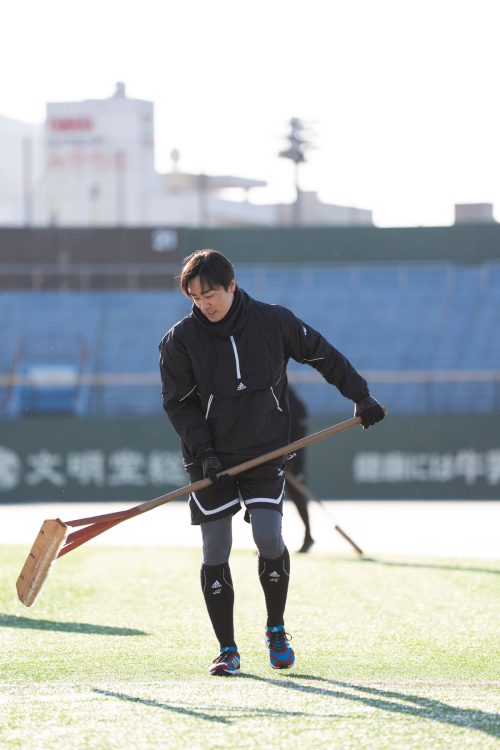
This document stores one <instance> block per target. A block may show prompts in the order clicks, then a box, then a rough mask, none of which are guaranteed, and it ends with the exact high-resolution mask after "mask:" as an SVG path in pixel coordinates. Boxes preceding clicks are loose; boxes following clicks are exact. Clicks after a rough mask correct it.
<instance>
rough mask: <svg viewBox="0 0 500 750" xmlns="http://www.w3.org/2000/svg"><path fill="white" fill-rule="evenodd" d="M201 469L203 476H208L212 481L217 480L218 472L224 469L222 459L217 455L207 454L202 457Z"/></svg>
mask: <svg viewBox="0 0 500 750" xmlns="http://www.w3.org/2000/svg"><path fill="white" fill-rule="evenodd" d="M201 469H202V471H203V476H204V477H208V478H209V479H211V480H212V482H217V474H219V473H220V472H221V471H224V467H223V466H222V464H221V462H220V459H219V458H218V457H217V456H213V455H211V456H205V457H204V458H202V459H201Z"/></svg>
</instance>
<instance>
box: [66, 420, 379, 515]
mask: <svg viewBox="0 0 500 750" xmlns="http://www.w3.org/2000/svg"><path fill="white" fill-rule="evenodd" d="M384 411H385V412H386V413H387V407H384ZM359 424H361V419H360V418H359V417H352V418H351V419H346V420H345V422H339V423H338V424H335V425H333V426H332V427H327V428H326V429H324V430H320V431H319V432H315V433H313V434H312V435H307V436H306V437H303V438H300V440H295V441H294V442H293V443H289V444H288V445H285V446H282V447H281V448H276V449H275V450H273V451H269V453H264V454H263V455H262V456H257V457H256V458H251V459H250V460H249V461H244V462H243V463H241V464H238V465H237V466H231V468H230V469H224V471H221V472H220V473H219V474H218V475H217V476H221V474H228V475H229V476H231V477H234V476H236V475H237V474H241V473H242V472H244V471H249V470H250V469H253V468H254V467H255V466H260V465H261V464H265V463H267V462H268V461H272V460H273V459H274V458H281V457H282V456H286V455H287V454H288V453H293V452H294V451H298V450H300V449H301V448H306V447H307V446H308V445H312V444H313V443H317V442H319V441H320V440H325V439H326V438H328V437H331V436H332V435H336V434H337V433H338V432H344V430H349V429H350V428H351V427H355V426H356V425H359ZM211 484H212V480H211V479H208V477H207V478H206V479H200V480H198V481H197V482H193V483H192V484H187V485H185V486H184V487H180V488H179V489H177V490H173V492H167V494H165V495H160V497H156V498H154V499H153V500H146V502H144V503H140V505H134V507H133V508H129V509H128V510H124V511H117V512H116V513H104V514H101V515H99V516H90V517H89V518H77V519H75V520H73V521H65V523H66V525H67V526H85V525H86V524H90V523H95V522H98V523H101V522H102V521H116V522H118V521H124V520H125V519H126V518H133V517H134V516H138V515H140V514H141V513H147V511H149V510H153V508H157V507H158V506H159V505H164V504H165V503H169V502H170V501H171V500H176V499H177V498H178V497H182V496H184V495H189V493H190V492H199V491H200V490H203V489H205V487H209V486H210V485H211ZM103 530H104V529H103Z"/></svg>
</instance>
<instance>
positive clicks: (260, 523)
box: [200, 508, 285, 565]
mask: <svg viewBox="0 0 500 750" xmlns="http://www.w3.org/2000/svg"><path fill="white" fill-rule="evenodd" d="M281 521H282V516H281V513H279V512H278V511H276V510H272V509H268V508H255V509H254V510H251V511H250V523H251V524H252V535H253V538H254V542H255V544H256V546H257V549H258V550H259V554H260V556H261V557H265V558H266V559H268V560H275V559H276V558H278V557H281V555H282V554H283V552H284V551H285V542H284V541H283V537H282V535H281ZM232 522H233V517H232V516H225V517H224V518H220V519H219V520H218V521H210V522H209V523H202V524H200V527H201V534H202V538H203V563H204V564H205V565H222V564H223V563H226V562H227V561H228V560H229V554H230V552H231V546H232V543H233V533H232Z"/></svg>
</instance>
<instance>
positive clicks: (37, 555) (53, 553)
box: [16, 518, 69, 607]
mask: <svg viewBox="0 0 500 750" xmlns="http://www.w3.org/2000/svg"><path fill="white" fill-rule="evenodd" d="M68 528H69V527H68V526H67V525H66V524H65V523H63V521H61V520H60V519H59V518H55V519H50V520H47V521H44V522H43V524H42V528H41V529H40V531H39V532H38V536H37V538H36V539H35V541H34V543H33V546H32V548H31V552H30V553H29V555H28V557H27V559H26V562H25V563H24V565H23V569H22V570H21V573H20V574H19V578H18V579H17V583H16V588H17V595H18V597H19V601H20V602H22V603H23V604H24V605H25V606H26V607H31V605H32V604H33V603H34V602H35V600H36V598H37V596H38V594H39V593H40V591H41V590H42V586H43V584H44V583H45V581H46V579H47V576H48V574H49V571H50V568H51V566H52V564H53V562H54V561H55V559H56V558H57V555H58V553H59V550H60V549H61V547H62V545H63V544H64V540H65V539H66V535H67V533H68Z"/></svg>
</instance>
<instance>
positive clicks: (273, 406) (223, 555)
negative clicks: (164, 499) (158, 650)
mask: <svg viewBox="0 0 500 750" xmlns="http://www.w3.org/2000/svg"><path fill="white" fill-rule="evenodd" d="M180 288H181V290H182V292H183V293H184V294H186V295H187V296H188V297H189V298H190V299H191V300H192V302H193V307H192V310H191V313H190V314H189V315H187V316H186V317H185V318H183V319H182V320H181V321H180V322H179V323H176V324H175V325H174V326H173V327H172V328H171V329H170V330H169V331H168V332H167V333H166V334H165V336H164V337H163V339H162V341H161V343H160V370H161V378H162V395H163V406H164V408H165V411H166V412H167V414H168V416H169V418H170V420H171V422H172V424H173V426H174V428H175V430H176V431H177V433H178V434H179V436H180V438H181V443H182V452H183V456H184V463H185V468H186V470H187V471H188V472H189V475H190V478H191V481H192V482H195V481H198V480H199V479H201V478H203V477H209V478H210V479H211V480H212V484H211V485H210V486H209V487H207V488H206V489H204V490H202V491H201V492H197V493H194V492H192V493H191V495H190V498H189V506H190V510H191V522H192V523H193V524H196V525H198V524H199V525H200V528H201V534H202V540H203V563H202V566H201V587H202V591H203V596H204V598H205V603H206V606H207V610H208V614H209V617H210V620H211V622H212V626H213V629H214V632H215V635H216V638H217V640H218V641H219V646H220V653H219V655H218V656H217V658H216V659H215V660H214V662H213V663H212V664H211V665H210V668H209V671H210V673H211V674H213V675H225V676H232V675H235V674H238V673H239V671H240V655H239V653H238V648H237V645H236V641H235V637H234V626H233V606H234V591H233V584H232V579H231V571H230V568H229V555H230V551H231V544H232V516H233V515H234V514H235V513H237V512H238V511H239V510H240V508H241V502H242V501H243V503H244V504H245V506H246V509H247V512H248V513H249V516H250V523H251V527H252V535H253V538H254V541H255V544H256V546H257V549H258V552H259V555H258V573H259V580H260V583H261V585H262V589H263V591H264V598H265V602H266V609H267V622H266V629H265V643H266V645H267V647H268V653H269V661H270V665H271V667H273V668H275V669H286V668H288V667H291V666H292V665H293V663H294V660H295V655H294V651H293V649H292V647H291V646H290V643H289V640H288V637H287V635H288V634H287V633H286V631H285V623H284V613H285V604H286V599H287V592H288V581H289V575H290V556H289V553H288V550H287V548H286V546H285V543H284V541H283V537H282V534H281V521H282V509H283V492H284V462H283V459H278V460H275V461H271V462H269V463H267V464H265V465H263V466H259V467H256V468H255V469H252V470H251V471H247V472H245V473H243V474H240V475H238V476H237V477H229V476H227V475H226V476H225V477H224V474H223V471H224V469H227V468H229V467H231V466H235V465H237V464H239V463H242V462H243V461H246V460H247V459H250V458H254V457H255V456H259V455H261V454H264V453H267V452H268V451H271V450H274V449H275V448H278V447H282V446H284V445H286V444H287V443H288V442H289V437H290V415H289V406H288V385H287V376H286V366H287V362H288V360H289V358H290V357H293V359H295V360H297V361H298V362H302V363H307V364H309V365H311V366H312V367H314V368H315V369H316V370H318V371H319V372H320V373H321V374H322V375H323V377H324V378H325V380H326V381H327V382H328V383H331V384H332V385H335V386H336V387H337V388H338V389H339V390H340V392H341V393H342V394H343V395H344V396H346V397H347V398H350V399H351V400H352V401H354V403H355V404H356V407H355V414H357V415H359V416H360V418H361V420H362V424H363V427H364V428H367V427H369V426H371V425H373V424H375V423H376V422H378V421H380V420H381V419H383V418H384V411H383V409H382V407H381V406H380V404H378V403H377V401H375V400H374V399H373V398H372V397H371V396H370V394H369V392H368V386H367V384H366V381H365V380H364V379H363V378H362V377H361V376H360V375H359V374H358V373H357V372H356V370H355V369H354V368H353V367H352V365H351V364H350V363H349V362H348V360H347V359H346V358H345V357H344V356H343V355H342V354H341V353H340V352H338V351H337V350H336V349H334V347H333V346H331V345H330V344H329V343H328V342H327V341H326V340H325V339H324V338H323V337H322V336H321V335H320V334H319V333H318V332H317V331H315V330H314V329H313V328H311V327H310V326H308V325H307V324H306V323H303V322H302V321H301V320H299V319H298V318H296V317H295V315H294V314H293V313H292V312H291V311H290V310H288V309H286V308H284V307H280V306H276V305H268V304H264V303H263V302H258V301H256V300H254V299H252V298H251V297H250V296H249V295H248V294H247V293H246V292H244V291H243V289H240V288H239V287H238V285H237V283H236V280H235V275H234V269H233V266H232V264H231V262H230V261H229V260H228V259H227V258H226V257H225V256H224V255H222V253H219V252H217V251H216V250H199V251H197V252H195V253H192V254H191V255H190V256H188V257H187V258H186V259H185V260H184V263H183V266H182V269H181V274H180ZM221 473H222V476H218V475H220V474H221Z"/></svg>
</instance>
